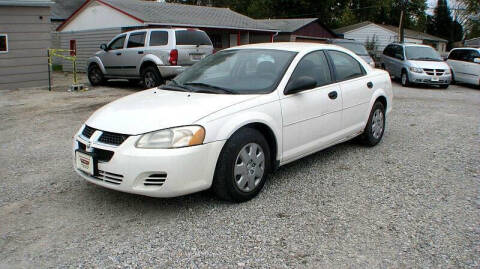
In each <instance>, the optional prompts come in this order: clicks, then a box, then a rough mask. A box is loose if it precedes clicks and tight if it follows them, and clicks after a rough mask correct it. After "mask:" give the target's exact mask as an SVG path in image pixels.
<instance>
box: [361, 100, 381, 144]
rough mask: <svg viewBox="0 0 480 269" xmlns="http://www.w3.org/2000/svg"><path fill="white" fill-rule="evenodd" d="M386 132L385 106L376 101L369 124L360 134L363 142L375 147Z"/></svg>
mask: <svg viewBox="0 0 480 269" xmlns="http://www.w3.org/2000/svg"><path fill="white" fill-rule="evenodd" d="M384 132H385V106H384V105H383V104H382V103H381V102H375V104H374V105H373V107H372V111H371V112H370V116H369V118H368V122H367V126H366V127H365V130H364V131H363V134H362V135H361V136H360V141H362V142H363V144H365V145H367V146H370V147H373V146H375V145H377V144H378V143H379V142H380V140H382V137H383V133H384Z"/></svg>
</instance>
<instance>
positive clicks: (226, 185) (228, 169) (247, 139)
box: [212, 127, 271, 203]
mask: <svg viewBox="0 0 480 269" xmlns="http://www.w3.org/2000/svg"><path fill="white" fill-rule="evenodd" d="M252 143H253V144H256V145H258V146H260V150H262V151H263V153H264V165H263V170H264V172H263V175H262V177H261V178H259V181H258V179H257V180H256V179H254V181H255V182H257V181H258V183H256V184H254V185H256V186H255V187H253V188H252V189H251V190H249V191H245V190H241V189H240V187H239V186H238V184H237V179H239V177H238V176H236V175H235V166H236V165H238V164H239V163H238V161H239V160H238V158H241V157H240V155H241V154H240V151H242V150H244V149H245V147H248V146H249V145H252ZM242 163H243V160H242V162H241V163H240V164H242ZM270 164H271V161H270V148H269V146H268V143H267V141H266V139H265V137H264V136H263V135H262V134H261V133H260V132H259V131H257V130H255V129H252V128H248V127H246V128H242V129H240V130H238V131H237V132H236V133H235V134H233V135H232V136H231V137H230V138H229V139H228V140H227V142H226V144H225V145H224V147H223V149H222V152H221V153H220V156H219V158H218V161H217V166H216V168H215V175H214V177H213V183H212V190H213V192H214V193H215V194H216V196H217V197H219V198H221V199H223V200H227V201H231V202H237V203H240V202H245V201H248V200H250V199H252V198H254V197H255V196H257V194H258V193H259V192H260V191H261V189H262V188H263V185H265V181H266V178H267V174H268V172H269V171H271V167H270V166H271V165H270ZM258 167H260V166H258ZM253 169H255V168H253ZM247 170H248V168H247ZM248 172H250V170H248ZM249 175H253V172H252V174H249ZM254 177H255V176H254ZM240 179H241V177H240ZM240 179H239V181H240V182H241V180H240ZM245 180H248V179H245ZM247 185H249V184H247ZM245 186H246V185H245Z"/></svg>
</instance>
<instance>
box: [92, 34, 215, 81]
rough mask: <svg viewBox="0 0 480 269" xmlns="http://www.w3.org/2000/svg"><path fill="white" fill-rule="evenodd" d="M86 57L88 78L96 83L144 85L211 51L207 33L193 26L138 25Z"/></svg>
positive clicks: (176, 70)
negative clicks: (139, 27)
mask: <svg viewBox="0 0 480 269" xmlns="http://www.w3.org/2000/svg"><path fill="white" fill-rule="evenodd" d="M100 48H101V49H102V50H101V51H99V52H97V53H96V54H95V56H93V57H91V58H89V59H88V61H87V68H88V69H87V70H88V79H89V81H90V83H91V84H92V85H94V86H95V85H100V84H102V83H104V82H105V81H106V80H108V79H128V80H131V81H140V80H141V81H142V83H143V85H144V86H145V88H147V89H148V88H153V87H156V86H158V85H161V84H163V83H164V82H165V80H166V79H169V78H172V77H174V76H176V75H178V74H180V73H181V72H183V71H184V70H185V68H188V67H189V66H191V65H193V64H195V63H197V62H198V61H200V60H202V59H203V58H205V57H206V56H208V55H210V54H212V53H213V45H212V42H211V40H210V38H209V37H208V35H207V34H206V33H205V32H204V31H201V30H197V29H185V28H176V29H158V28H154V29H142V30H135V31H130V32H126V33H122V34H120V35H117V36H116V37H114V38H113V39H112V40H111V41H110V42H109V43H108V44H102V45H101V46H100Z"/></svg>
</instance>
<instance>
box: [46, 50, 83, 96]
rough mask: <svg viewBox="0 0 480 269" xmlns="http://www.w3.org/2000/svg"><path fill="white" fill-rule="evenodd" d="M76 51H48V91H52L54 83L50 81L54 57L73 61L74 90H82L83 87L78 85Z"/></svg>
mask: <svg viewBox="0 0 480 269" xmlns="http://www.w3.org/2000/svg"><path fill="white" fill-rule="evenodd" d="M65 53H69V55H65ZM75 54H76V51H75V50H67V49H48V90H49V91H51V90H52V83H51V79H50V76H51V75H50V72H51V70H52V59H53V57H59V58H62V59H65V60H68V61H72V66H73V85H72V87H71V88H72V90H79V89H82V88H83V86H82V85H79V84H78V81H77V56H75Z"/></svg>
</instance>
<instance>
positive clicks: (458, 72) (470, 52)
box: [447, 48, 480, 86]
mask: <svg viewBox="0 0 480 269" xmlns="http://www.w3.org/2000/svg"><path fill="white" fill-rule="evenodd" d="M447 63H448V64H449V65H450V67H451V68H452V81H455V82H463V83H468V84H472V85H477V86H480V48H458V49H453V50H452V51H450V54H449V55H448V60H447Z"/></svg>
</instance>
